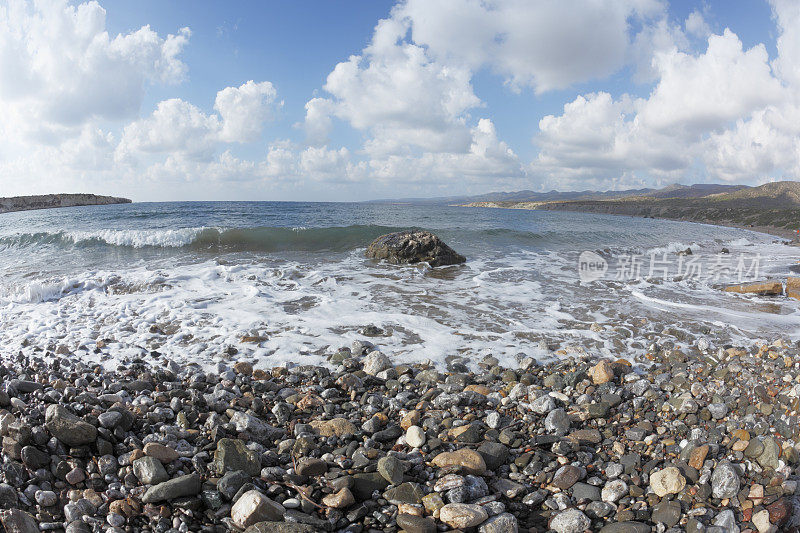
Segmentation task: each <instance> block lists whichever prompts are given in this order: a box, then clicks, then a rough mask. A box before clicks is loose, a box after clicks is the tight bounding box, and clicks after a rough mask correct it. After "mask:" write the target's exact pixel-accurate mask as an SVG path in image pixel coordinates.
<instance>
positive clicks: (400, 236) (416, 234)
mask: <svg viewBox="0 0 800 533" xmlns="http://www.w3.org/2000/svg"><path fill="white" fill-rule="evenodd" d="M367 257H371V258H373V259H381V260H385V261H388V262H389V263H393V264H395V265H399V264H414V263H428V264H429V265H430V266H432V267H438V266H446V265H457V264H460V263H463V262H464V261H466V260H467V259H466V258H465V257H464V256H463V255H461V254H459V253H458V252H456V251H455V250H453V249H452V248H450V247H449V246H447V245H446V244H445V243H444V241H442V240H441V239H440V238H439V237H437V236H436V235H434V234H433V233H431V232H429V231H422V230H408V231H399V232H396V233H387V234H386V235H381V236H380V237H378V238H377V239H375V240H374V241H373V242H372V244H370V245H369V247H368V248H367Z"/></svg>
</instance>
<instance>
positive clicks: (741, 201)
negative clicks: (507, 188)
mask: <svg viewBox="0 0 800 533" xmlns="http://www.w3.org/2000/svg"><path fill="white" fill-rule="evenodd" d="M623 192H628V191H623ZM607 194H608V193H597V195H596V196H594V197H591V196H589V197H585V198H580V199H571V200H532V201H518V202H509V201H481V202H470V203H468V204H466V206H468V207H503V208H511V209H541V210H550V211H581V212H588V213H603V214H612V215H630V216H638V217H649V218H666V219H672V220H687V221H693V222H705V223H709V224H720V225H728V226H737V227H748V228H753V229H758V230H760V231H766V232H770V233H775V234H779V235H782V236H787V237H788V236H794V230H797V229H800V182H796V181H778V182H772V183H767V184H764V185H760V186H758V187H748V186H744V185H714V184H708V185H706V184H701V185H689V186H684V185H673V186H669V187H665V188H663V189H659V190H650V191H645V192H636V193H633V194H626V195H622V196H617V197H615V198H609V197H604V195H607Z"/></svg>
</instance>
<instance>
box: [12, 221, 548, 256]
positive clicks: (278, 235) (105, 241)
mask: <svg viewBox="0 0 800 533" xmlns="http://www.w3.org/2000/svg"><path fill="white" fill-rule="evenodd" d="M404 229H410V228H400V227H392V226H378V225H351V226H332V227H305V226H295V227H271V226H261V227H247V228H219V227H205V226H201V227H193V228H180V229H141V230H133V229H120V230H113V229H107V230H93V231H58V232H37V233H18V234H14V235H8V236H5V237H0V250H3V249H12V248H20V247H22V248H24V247H32V246H40V245H51V246H60V247H65V248H68V247H74V246H78V247H81V246H114V247H121V248H187V249H190V250H193V251H212V252H240V251H241V252H281V251H304V252H315V251H334V252H342V251H349V250H353V249H357V248H363V247H365V246H366V245H367V244H368V243H369V242H371V241H372V240H374V239H375V238H376V237H378V236H380V235H383V234H385V233H391V232H394V231H401V230H404ZM435 231H436V232H437V233H439V232H442V233H443V234H451V233H453V232H457V233H459V234H462V235H463V236H464V237H466V238H467V239H468V240H469V239H473V238H474V239H476V240H478V241H484V240H491V241H493V242H495V243H500V244H506V245H508V244H516V245H535V244H537V243H538V244H541V243H544V241H547V240H548V239H552V240H554V241H557V234H556V233H553V234H552V235H550V234H542V233H534V232H529V231H518V230H512V229H495V228H493V229H482V230H447V229H444V230H435Z"/></svg>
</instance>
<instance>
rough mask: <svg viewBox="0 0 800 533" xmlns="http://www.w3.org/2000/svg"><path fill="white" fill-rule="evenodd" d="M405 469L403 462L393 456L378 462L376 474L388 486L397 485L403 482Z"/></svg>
mask: <svg viewBox="0 0 800 533" xmlns="http://www.w3.org/2000/svg"><path fill="white" fill-rule="evenodd" d="M404 472H405V467H404V465H403V462H402V461H400V460H399V459H397V458H396V457H394V456H391V455H390V456H387V457H381V458H380V459H379V460H378V473H379V474H380V475H381V476H383V479H385V480H386V481H388V482H389V484H390V485H399V484H400V483H402V481H403V473H404Z"/></svg>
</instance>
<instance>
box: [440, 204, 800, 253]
mask: <svg viewBox="0 0 800 533" xmlns="http://www.w3.org/2000/svg"><path fill="white" fill-rule="evenodd" d="M546 204H547V202H519V203H516V204H511V205H501V204H500V203H499V202H473V203H469V204H458V205H456V207H472V208H475V207H483V208H487V209H519V210H529V211H576V212H580V213H590V214H591V213H595V214H604V215H613V216H627V217H634V218H653V219H658V220H672V221H676V222H693V223H696V224H707V225H709V226H720V227H726V228H737V229H743V230H748V231H755V232H757V233H764V234H766V235H772V236H774V237H781V238H783V239H786V240H789V241H791V244H792V245H794V246H798V245H800V236H798V234H797V233H795V232H793V231H791V230H789V229H786V228H782V227H776V226H751V225H745V224H737V223H735V222H720V221H715V220H709V219H702V218H686V217H680V218H672V217H665V216H649V215H648V216H638V215H634V214H628V213H610V212H608V213H597V212H596V211H591V210H586V211H583V210H579V209H574V210H573V209H552V208H550V209H548V208H545V209H542V207H543V206H544V205H546Z"/></svg>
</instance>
